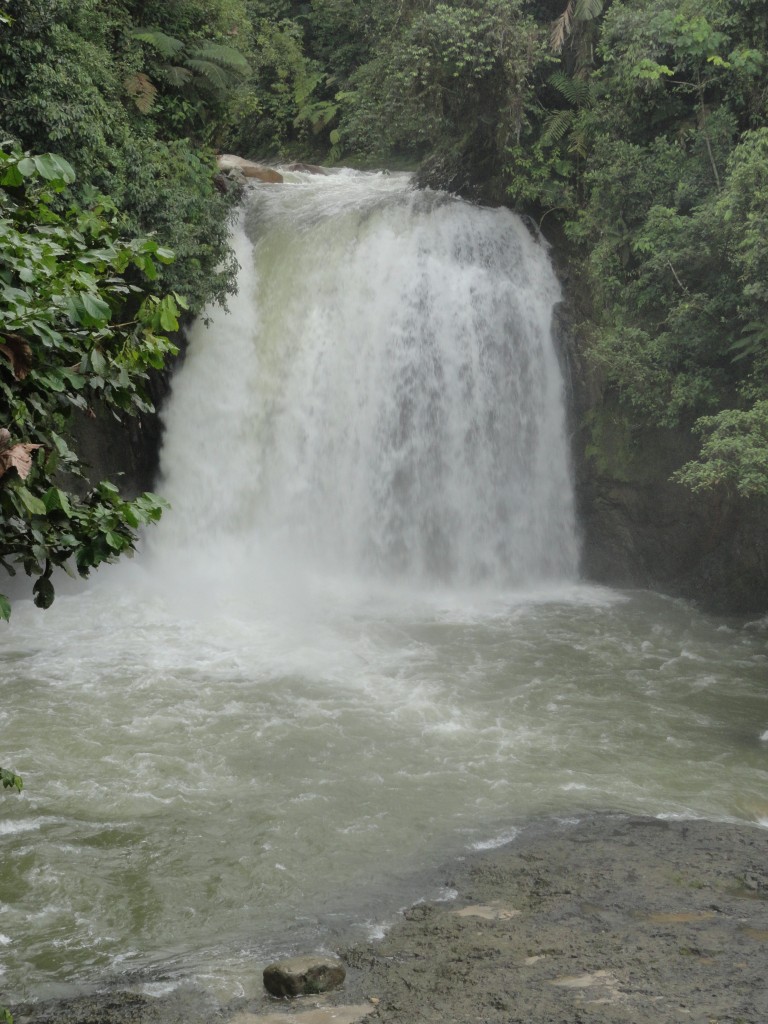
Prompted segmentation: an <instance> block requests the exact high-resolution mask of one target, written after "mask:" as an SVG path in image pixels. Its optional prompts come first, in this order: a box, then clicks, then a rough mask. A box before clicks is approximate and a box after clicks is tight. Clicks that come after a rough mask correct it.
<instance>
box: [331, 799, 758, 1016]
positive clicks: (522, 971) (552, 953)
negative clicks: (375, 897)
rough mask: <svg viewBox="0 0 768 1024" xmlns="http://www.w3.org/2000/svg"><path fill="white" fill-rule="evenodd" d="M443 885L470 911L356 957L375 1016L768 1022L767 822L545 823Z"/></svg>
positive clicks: (613, 818)
mask: <svg viewBox="0 0 768 1024" xmlns="http://www.w3.org/2000/svg"><path fill="white" fill-rule="evenodd" d="M444 881H446V882H447V883H448V884H449V885H451V886H454V887H455V888H457V889H458V890H459V892H460V894H461V895H460V898H459V905H458V906H456V905H455V904H454V905H453V906H452V905H451V904H445V903H441V904H434V905H425V904H422V905H417V906H415V907H412V908H411V909H410V910H408V911H406V913H405V919H404V920H403V921H401V923H399V924H398V925H396V926H395V927H394V928H393V929H392V930H391V931H390V932H389V933H388V934H387V935H386V936H385V937H384V939H383V940H381V942H377V943H371V944H367V945H363V946H356V947H354V948H352V949H349V950H347V951H346V952H345V953H344V954H343V955H344V957H345V959H346V960H347V963H348V965H349V966H350V968H357V970H355V971H352V970H350V973H349V977H348V979H347V985H346V993H347V997H348V998H349V997H350V996H351V997H352V999H353V1001H355V1002H362V1001H363V999H365V998H366V997H370V998H374V997H375V999H376V1011H375V1013H374V1014H373V1015H372V1017H370V1018H369V1021H371V1022H373V1021H375V1022H376V1024H680V1022H689V1024H768V983H767V982H766V964H767V963H768V831H767V830H765V829H760V828H757V827H754V828H752V827H750V826H748V825H745V826H740V825H720V824H715V823H711V822H704V821H663V820H659V819H655V818H627V817H625V816H619V815H595V816H591V817H587V818H584V819H583V820H582V821H580V822H578V823H576V822H573V821H571V822H570V823H566V824H563V823H557V822H549V823H540V824H537V825H532V826H530V827H528V828H526V829H524V830H523V832H522V834H521V836H520V837H519V838H518V840H517V841H516V842H514V843H512V844H510V845H508V846H506V847H503V848H502V849H499V850H495V851H492V852H489V853H487V854H482V855H480V856H478V857H477V858H475V857H473V858H471V859H468V861H467V864H466V866H464V867H462V868H460V869H459V870H458V871H457V872H456V875H455V877H450V878H448V877H446V878H444ZM457 910H458V911H459V912H458V913H457Z"/></svg>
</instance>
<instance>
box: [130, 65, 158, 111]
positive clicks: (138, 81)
mask: <svg viewBox="0 0 768 1024" xmlns="http://www.w3.org/2000/svg"><path fill="white" fill-rule="evenodd" d="M123 84H124V85H125V91H126V92H127V93H128V95H129V96H130V97H131V98H132V99H133V102H134V103H135V104H136V106H137V107H138V108H139V110H140V111H141V112H142V114H148V113H149V111H150V110H151V109H152V105H153V104H154V102H155V96H156V95H157V89H156V88H155V86H154V85H153V84H152V82H151V80H150V78H149V77H148V76H147V75H145V74H144V73H143V72H141V71H140V72H138V73H137V74H135V75H130V76H129V77H128V78H126V80H125V82H124V83H123Z"/></svg>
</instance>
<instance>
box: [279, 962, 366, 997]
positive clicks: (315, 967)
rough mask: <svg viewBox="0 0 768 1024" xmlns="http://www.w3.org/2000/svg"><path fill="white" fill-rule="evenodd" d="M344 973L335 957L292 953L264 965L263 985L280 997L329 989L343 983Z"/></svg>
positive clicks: (310, 993)
mask: <svg viewBox="0 0 768 1024" xmlns="http://www.w3.org/2000/svg"><path fill="white" fill-rule="evenodd" d="M346 973H347V972H346V970H345V969H344V965H343V964H342V962H341V961H340V960H337V959H336V958H335V957H330V956H294V957H291V958H290V959H288V960H278V961H277V962H276V963H272V964H269V965H268V966H267V967H265V968H264V988H265V989H266V990H267V992H269V994H270V995H273V996H279V997H281V998H285V997H286V996H287V997H289V998H292V997H293V996H306V995H313V994H315V993H317V992H330V991H332V990H333V989H335V988H340V987H341V986H342V985H343V984H344V978H345V977H346Z"/></svg>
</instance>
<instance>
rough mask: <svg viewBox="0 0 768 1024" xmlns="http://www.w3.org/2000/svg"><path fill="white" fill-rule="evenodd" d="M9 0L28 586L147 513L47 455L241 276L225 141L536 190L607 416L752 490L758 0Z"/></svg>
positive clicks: (4, 467) (2, 111)
mask: <svg viewBox="0 0 768 1024" xmlns="http://www.w3.org/2000/svg"><path fill="white" fill-rule="evenodd" d="M0 21H1V22H2V23H1V24H0V127H1V129H2V142H3V151H4V156H3V165H2V168H0V194H1V195H2V205H1V206H0V214H2V225H3V235H2V251H0V284H1V285H2V287H3V288H4V297H5V302H4V306H3V311H2V315H1V316H0V333H2V338H1V339H0V420H1V421H2V422H0V428H2V429H3V430H4V431H5V433H3V434H0V503H1V507H2V511H3V513H4V516H3V521H2V525H1V526H0V555H2V556H3V557H4V559H5V564H6V566H7V567H9V568H11V569H12V568H13V563H19V562H20V563H21V564H22V566H23V568H24V569H25V571H26V572H27V573H28V574H30V575H32V576H34V577H36V578H37V582H36V592H35V596H36V599H37V600H38V603H40V604H41V605H43V606H46V605H47V604H48V603H50V601H51V600H52V599H53V588H52V584H51V582H50V580H51V574H52V570H53V568H54V566H55V565H64V564H67V563H68V562H69V560H70V559H71V558H72V557H74V558H75V560H76V563H77V567H78V569H79V570H80V571H81V572H82V573H87V572H88V571H89V569H90V568H91V567H93V566H95V565H97V564H99V562H100V561H103V560H109V559H111V558H113V557H115V556H116V555H119V554H120V553H121V552H122V551H123V550H126V549H128V548H130V547H131V546H132V544H133V541H134V539H135V532H134V531H135V529H136V527H137V526H138V525H139V524H140V523H141V522H144V521H147V520H148V519H152V518H156V517H157V516H158V515H159V514H160V503H159V502H158V501H157V500H155V499H154V498H153V496H146V495H145V496H143V497H142V499H141V500H142V501H143V502H144V503H143V505H137V504H136V502H135V501H133V502H131V501H127V500H125V499H123V498H122V496H121V495H119V493H118V492H117V490H116V489H113V490H109V489H106V490H105V489H104V487H102V489H101V490H99V489H98V488H97V489H95V490H91V491H85V492H83V491H82V489H80V490H78V489H77V487H74V488H70V489H68V488H65V487H64V485H63V484H62V482H61V481H62V477H61V468H62V463H63V464H64V466H65V468H67V469H68V470H69V471H70V472H76V471H77V470H78V468H79V467H78V453H77V451H76V450H75V449H74V448H73V446H72V442H71V439H70V437H69V434H68V430H69V427H70V425H71V417H72V414H73V413H74V412H75V411H76V410H78V409H79V410H84V411H85V412H86V413H88V414H91V413H92V411H93V409H94V408H95V406H96V405H97V404H98V405H105V406H106V407H107V408H109V409H111V410H112V411H113V412H114V413H115V415H117V416H124V415H127V414H135V413H137V412H139V413H140V412H142V411H146V410H147V409H149V408H150V407H151V397H150V394H149V391H148V389H147V387H146V381H147V375H148V373H149V372H150V370H151V369H152V368H158V367H159V366H161V365H162V363H163V361H164V360H165V359H166V358H167V356H168V355H169V354H170V353H171V352H172V351H173V348H174V346H173V342H172V339H171V338H170V335H171V334H172V333H173V331H174V330H175V328H177V327H178V319H179V317H181V316H182V315H183V311H184V310H188V312H189V315H192V314H195V313H198V312H199V311H200V310H201V309H202V308H203V306H204V305H205V303H207V302H210V301H219V302H222V301H225V299H226V295H227V293H228V292H229V291H230V290H231V289H232V287H233V281H234V270H235V266H234V261H233V257H232V256H231V254H230V252H229V249H228V240H227V236H228V223H229V219H230V214H231V211H232V209H233V207H234V205H235V203H236V200H237V195H236V191H233V190H231V189H229V188H228V183H227V182H224V181H223V180H222V178H221V176H217V174H216V166H215V152H216V151H235V152H238V153H240V154H241V155H244V156H250V157H256V158H259V159H262V160H263V159H275V160H284V159H289V158H290V159H300V160H307V161H313V162H318V163H323V164H327V165H333V164H351V165H353V166H360V167H406V168H411V169H414V170H416V171H417V173H418V177H419V180H420V181H421V183H422V184H425V185H431V186H435V187H440V188H446V189H449V190H452V191H455V192H458V193H459V194H462V195H465V196H467V197H470V198H477V199H479V200H482V201H486V202H494V203H505V204H508V205H510V206H512V207H513V208H515V209H517V210H519V211H520V212H524V213H527V214H528V215H530V216H531V217H532V218H533V219H535V221H536V223H537V224H538V225H540V227H541V229H542V230H543V231H544V233H545V235H547V236H548V237H549V238H551V239H553V240H555V241H556V244H557V248H558V250H559V252H560V254H561V258H562V259H564V260H565V262H567V265H568V267H569V275H570V280H569V289H570V292H571V295H572V296H575V297H576V302H575V309H576V318H577V320H578V323H577V324H576V328H577V330H578V336H579V346H580V352H581V355H582V356H583V357H584V359H585V360H586V361H587V362H588V364H589V366H590V368H591V369H590V372H591V374H592V376H593V379H595V380H597V381H598V382H599V387H600V389H601V390H602V396H603V401H602V408H606V407H609V408H610V410H611V421H610V429H611V431H613V432H614V433H615V432H616V431H617V430H618V431H619V432H620V433H622V436H627V437H631V436H632V435H633V432H635V433H636V432H637V431H639V430H642V429H643V428H645V427H652V428H659V429H668V430H672V429H674V430H683V431H685V432H689V433H690V434H691V436H696V437H698V438H699V442H698V444H699V448H698V455H697V456H695V457H694V458H686V459H683V460H682V461H681V463H680V465H679V466H678V467H677V469H676V470H675V473H676V479H677V480H678V481H679V482H680V483H682V484H684V485H685V486H686V487H687V488H689V489H693V490H694V491H707V490H709V491H712V490H713V489H714V490H717V491H719V492H722V493H723V494H726V495H730V496H734V495H736V496H738V497H739V498H740V499H746V500H758V501H759V500H760V499H762V498H764V497H765V496H766V495H768V374H767V373H766V370H767V369H768V365H767V364H768V10H767V9H766V5H765V3H764V0H728V2H726V0H696V2H693V0H682V2H678V0H624V2H619V0H614V2H612V3H611V2H602V0H567V2H566V0H540V2H533V0H468V2H459V0H447V2H442V3H437V2H434V0H314V2H311V3H300V2H290V0H167V2H164V3H162V4H161V3H157V4H152V3H145V2H141V3H140V2H136V0H12V2H6V4H5V6H4V9H3V12H2V14H0ZM45 154H56V155H57V157H58V158H60V159H58V160H57V159H54V158H53V157H47V156H45ZM606 403H607V405H606ZM585 415H586V416H587V418H589V417H591V421H590V423H589V424H588V435H589V442H588V445H587V447H589V448H590V451H591V456H592V457H593V458H595V459H596V460H598V461H599V460H600V458H601V450H602V449H601V445H602V444H603V439H604V435H605V432H606V421H605V417H604V416H602V417H601V415H599V414H598V412H596V411H595V409H592V410H591V411H589V410H588V411H587V413H586V414H585ZM9 613H10V606H9V605H8V603H7V602H4V603H0V614H3V615H5V616H6V617H7V614H9Z"/></svg>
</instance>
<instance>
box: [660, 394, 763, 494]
mask: <svg viewBox="0 0 768 1024" xmlns="http://www.w3.org/2000/svg"><path fill="white" fill-rule="evenodd" d="M695 429H696V431H697V433H699V434H701V435H703V437H704V442H703V444H702V448H701V455H700V456H699V458H698V459H697V460H696V461H693V462H689V463H688V464H687V465H686V466H684V467H683V468H682V469H681V470H680V471H679V472H678V473H677V474H676V476H675V479H677V480H678V481H679V482H680V483H683V484H686V486H688V487H690V488H691V489H692V490H694V491H704V490H711V489H712V488H714V487H725V488H728V489H730V490H733V491H735V492H736V493H737V494H739V495H741V497H744V498H752V497H756V496H762V497H766V496H768V400H762V401H759V402H756V403H755V404H754V405H753V406H752V408H751V409H724V410H722V411H721V412H719V413H718V414H717V415H716V416H703V417H701V418H700V419H699V420H698V421H697V422H696V425H695Z"/></svg>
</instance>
